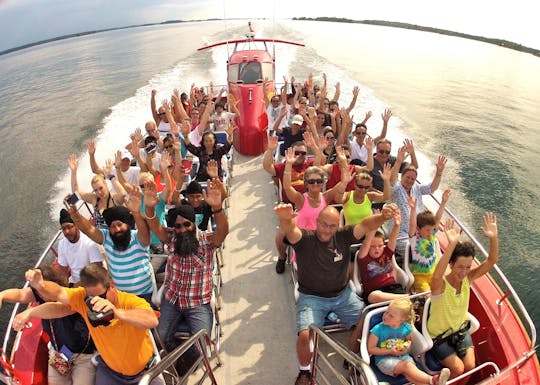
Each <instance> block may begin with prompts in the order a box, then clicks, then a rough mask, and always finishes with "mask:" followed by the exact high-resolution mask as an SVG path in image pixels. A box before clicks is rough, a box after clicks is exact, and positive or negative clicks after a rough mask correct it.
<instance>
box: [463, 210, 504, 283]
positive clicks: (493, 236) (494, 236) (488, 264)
mask: <svg viewBox="0 0 540 385" xmlns="http://www.w3.org/2000/svg"><path fill="white" fill-rule="evenodd" d="M483 220H484V226H482V231H483V232H484V235H485V236H486V237H487V238H488V239H489V254H488V257H487V259H486V260H485V261H484V262H482V263H481V264H480V265H479V266H477V267H475V268H474V269H472V270H471V271H470V273H469V280H470V281H471V282H472V281H474V280H475V279H477V278H480V277H481V276H482V275H484V274H486V273H487V272H488V271H489V270H490V269H491V268H492V267H493V266H494V265H495V264H496V263H497V262H498V261H499V230H498V228H497V218H496V217H495V214H493V213H492V212H487V213H486V214H485V215H484V217H483Z"/></svg>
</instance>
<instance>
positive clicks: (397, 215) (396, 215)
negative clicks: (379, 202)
mask: <svg viewBox="0 0 540 385" xmlns="http://www.w3.org/2000/svg"><path fill="white" fill-rule="evenodd" d="M383 211H384V208H383ZM392 218H394V226H396V227H399V226H401V211H399V209H398V210H397V211H394V215H393V216H392Z"/></svg>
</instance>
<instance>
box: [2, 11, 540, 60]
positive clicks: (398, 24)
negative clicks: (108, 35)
mask: <svg viewBox="0 0 540 385" xmlns="http://www.w3.org/2000/svg"><path fill="white" fill-rule="evenodd" d="M212 20H222V19H205V20H167V21H163V22H161V23H147V24H137V25H128V26H125V27H115V28H106V29H99V30H94V31H86V32H79V33H72V34H69V35H63V36H58V37H53V38H50V39H45V40H40V41H37V42H34V43H29V44H24V45H21V46H18V47H13V48H10V49H6V50H4V51H0V55H5V54H8V53H11V52H15V51H20V50H23V49H26V48H30V47H34V46H37V45H41V44H46V43H50V42H53V41H57V40H63V39H70V38H73V37H79V36H86V35H92V34H94V33H100V32H108V31H116V30H120V29H128V28H137V27H148V26H153V25H162V24H175V23H185V22H192V21H212ZM292 20H302V21H331V22H335V23H356V24H369V25H379V26H384V27H393V28H405V29H413V30H417V31H424V32H431V33H439V34H442V35H448V36H455V37H461V38H464V39H471V40H478V41H481V42H484V43H488V44H495V45H498V46H500V47H504V48H509V49H513V50H515V51H520V52H525V53H530V54H532V55H535V56H539V57H540V50H538V49H534V48H530V47H526V46H524V45H521V44H518V43H514V42H511V41H508V40H503V39H493V38H489V37H484V36H477V35H470V34H467V33H461V32H455V31H449V30H446V29H440V28H433V27H424V26H421V25H416V24H409V23H401V22H396V21H384V20H352V19H347V18H341V17H315V18H310V17H294V18H293V19H292Z"/></svg>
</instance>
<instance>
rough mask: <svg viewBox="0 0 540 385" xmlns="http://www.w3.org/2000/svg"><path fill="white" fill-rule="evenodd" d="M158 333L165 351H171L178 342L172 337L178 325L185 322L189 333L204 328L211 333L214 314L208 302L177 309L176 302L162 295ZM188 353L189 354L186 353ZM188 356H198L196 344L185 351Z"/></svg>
mask: <svg viewBox="0 0 540 385" xmlns="http://www.w3.org/2000/svg"><path fill="white" fill-rule="evenodd" d="M159 310H160V312H161V315H160V316H159V325H158V328H157V329H158V333H159V335H160V336H161V339H162V340H163V342H164V344H165V348H166V349H167V351H169V352H170V351H173V350H174V349H175V348H176V347H177V346H178V345H180V342H179V341H178V340H177V339H176V338H175V337H174V333H176V331H177V330H178V328H179V326H180V325H181V324H182V323H183V322H185V324H186V325H187V328H188V330H189V333H190V334H194V333H197V332H198V331H199V330H201V329H206V331H207V332H208V335H211V331H212V325H213V323H214V314H213V313H212V308H211V307H210V304H209V303H206V304H204V305H202V306H199V307H193V308H189V309H179V308H178V306H176V304H172V303H170V302H169V301H167V300H166V299H165V295H163V297H162V299H161V307H160V309H159ZM188 353H189V354H188ZM186 355H188V356H190V355H191V356H195V357H197V356H198V350H197V346H195V345H194V346H193V347H192V348H190V350H188V351H187V352H186Z"/></svg>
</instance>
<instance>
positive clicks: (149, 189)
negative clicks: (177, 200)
mask: <svg viewBox="0 0 540 385" xmlns="http://www.w3.org/2000/svg"><path fill="white" fill-rule="evenodd" d="M158 203H159V197H158V195H157V191H156V184H155V183H154V181H150V182H146V183H145V184H144V205H145V206H146V207H156V205H157V204H158Z"/></svg>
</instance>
